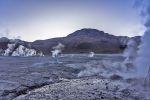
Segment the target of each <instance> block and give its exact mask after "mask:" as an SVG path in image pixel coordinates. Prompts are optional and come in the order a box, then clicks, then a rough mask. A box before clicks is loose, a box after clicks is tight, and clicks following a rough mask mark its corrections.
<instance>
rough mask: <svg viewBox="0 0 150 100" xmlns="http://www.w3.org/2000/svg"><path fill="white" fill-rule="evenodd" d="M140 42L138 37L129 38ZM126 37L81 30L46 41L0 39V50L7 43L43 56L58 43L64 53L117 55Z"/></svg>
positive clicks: (125, 41)
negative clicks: (63, 48) (62, 45)
mask: <svg viewBox="0 0 150 100" xmlns="http://www.w3.org/2000/svg"><path fill="white" fill-rule="evenodd" d="M131 38H135V39H136V40H137V42H140V36H135V37H131ZM129 39H130V37H128V36H115V35H111V34H109V33H105V32H104V31H100V30H97V29H92V28H83V29H80V30H77V31H75V32H73V33H71V34H69V35H67V36H66V37H58V38H51V39H46V40H36V41H33V42H27V41H22V40H11V39H8V38H4V37H3V38H0V49H6V47H7V44H8V43H14V42H16V41H18V42H17V43H18V44H20V45H23V46H25V47H27V48H31V49H35V50H37V51H42V52H43V53H44V54H45V55H49V54H50V53H51V50H52V47H53V46H55V45H57V44H58V43H62V44H64V45H65V50H64V53H84V52H90V51H93V52H97V53H119V52H122V51H123V50H124V48H125V47H126V43H127V41H128V40H129Z"/></svg>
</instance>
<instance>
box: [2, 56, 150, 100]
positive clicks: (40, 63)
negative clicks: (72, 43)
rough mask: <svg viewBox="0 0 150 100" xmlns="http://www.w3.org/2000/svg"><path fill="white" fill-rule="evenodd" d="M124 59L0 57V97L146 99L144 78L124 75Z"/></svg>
mask: <svg viewBox="0 0 150 100" xmlns="http://www.w3.org/2000/svg"><path fill="white" fill-rule="evenodd" d="M124 59H125V58H124V57H123V56H122V54H96V55H95V56H94V57H92V58H90V57H88V56H87V54H63V55H61V57H60V58H59V61H60V62H62V63H58V64H56V63H52V62H54V59H53V58H52V57H50V56H46V57H0V100H12V99H14V100H38V99H39V100H43V99H44V98H45V99H46V100H59V99H61V100H69V99H73V98H76V99H75V100H79V99H81V100H82V99H87V100H88V99H89V100H91V99H93V98H101V99H102V98H104V100H146V99H148V98H149V97H148V96H149V95H150V94H149V93H150V91H149V88H145V87H144V86H143V81H144V79H142V78H130V77H125V76H126V74H127V75H128V76H129V75H130V74H128V72H126V71H124V66H122V62H123V61H124ZM129 73H132V71H131V72H129ZM87 87H88V88H87ZM66 89H67V90H68V91H66ZM52 90H53V91H52ZM54 91H55V92H56V93H54ZM58 91H61V92H58ZM91 91H92V92H91ZM100 93H101V94H100ZM45 94H46V95H45ZM43 95H44V97H43ZM73 95H74V96H76V97H74V96H73ZM42 98H43V99H42ZM115 98H116V99H115ZM120 98H121V99H120ZM97 100H99V99H97Z"/></svg>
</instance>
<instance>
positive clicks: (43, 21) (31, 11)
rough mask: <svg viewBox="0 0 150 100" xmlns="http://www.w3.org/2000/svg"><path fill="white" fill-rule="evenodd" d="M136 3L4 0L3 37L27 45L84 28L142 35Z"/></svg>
mask: <svg viewBox="0 0 150 100" xmlns="http://www.w3.org/2000/svg"><path fill="white" fill-rule="evenodd" d="M134 4H135V0H0V37H2V36H7V37H11V38H13V37H18V36H20V37H21V39H23V40H27V41H34V40H37V39H48V38H53V37H62V36H66V35H68V34H70V33H72V32H74V31H76V30H79V29H82V28H95V29H99V30H103V31H105V32H107V33H111V34H114V35H127V36H135V35H142V34H143V32H144V26H143V25H142V24H141V18H140V16H139V11H138V9H137V7H134Z"/></svg>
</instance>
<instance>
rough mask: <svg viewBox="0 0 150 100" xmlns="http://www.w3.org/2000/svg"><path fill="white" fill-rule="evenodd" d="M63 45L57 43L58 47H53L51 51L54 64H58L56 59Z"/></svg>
mask: <svg viewBox="0 0 150 100" xmlns="http://www.w3.org/2000/svg"><path fill="white" fill-rule="evenodd" d="M64 47H65V46H64V45H63V44H62V43H58V45H56V46H54V47H53V48H52V49H53V50H52V51H51V52H52V57H53V58H54V60H55V62H56V63H59V61H58V57H59V55H60V54H61V52H62V50H63V49H64Z"/></svg>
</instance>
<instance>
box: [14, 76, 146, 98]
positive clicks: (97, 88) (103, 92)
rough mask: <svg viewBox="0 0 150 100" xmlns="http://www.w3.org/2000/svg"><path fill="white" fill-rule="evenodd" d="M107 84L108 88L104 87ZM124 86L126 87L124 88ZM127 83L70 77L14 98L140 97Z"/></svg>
mask: <svg viewBox="0 0 150 100" xmlns="http://www.w3.org/2000/svg"><path fill="white" fill-rule="evenodd" d="M106 86H108V88H106ZM124 88H126V89H124ZM130 91H132V90H131V89H128V84H124V83H123V82H112V81H109V80H107V79H98V78H85V79H72V80H67V81H62V82H60V83H55V84H51V85H47V86H44V87H42V88H39V89H35V90H33V91H30V92H29V93H28V94H26V95H23V96H22V95H21V96H19V97H17V98H15V99H14V100H102V99H103V100H133V98H134V97H135V96H136V98H138V99H139V100H140V99H144V98H141V97H140V96H139V95H138V93H137V92H135V91H132V93H131V92H130Z"/></svg>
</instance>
